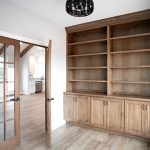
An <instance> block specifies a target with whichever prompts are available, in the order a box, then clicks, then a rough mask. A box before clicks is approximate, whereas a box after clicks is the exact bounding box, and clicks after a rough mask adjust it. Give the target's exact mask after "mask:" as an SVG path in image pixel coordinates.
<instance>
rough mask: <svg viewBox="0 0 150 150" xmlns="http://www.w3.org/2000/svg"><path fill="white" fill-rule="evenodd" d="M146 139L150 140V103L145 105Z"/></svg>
mask: <svg viewBox="0 0 150 150" xmlns="http://www.w3.org/2000/svg"><path fill="white" fill-rule="evenodd" d="M145 137H147V138H150V103H146V104H145Z"/></svg>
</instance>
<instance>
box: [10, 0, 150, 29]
mask: <svg viewBox="0 0 150 150" xmlns="http://www.w3.org/2000/svg"><path fill="white" fill-rule="evenodd" d="M11 1H13V2H15V3H16V4H18V5H19V6H21V7H24V8H26V9H28V10H29V11H32V12H33V13H35V14H37V15H39V16H41V17H44V18H45V19H48V20H49V21H52V22H54V23H56V24H58V25H61V26H63V27H66V26H70V25H75V24H79V23H84V22H89V21H93V20H98V19H104V18H108V17H113V16H118V15H122V14H127V13H132V12H136V11H140V10H145V9H150V0H93V1H94V4H95V10H94V12H93V14H91V15H90V16H88V17H82V18H78V17H72V16H69V15H68V14H67V13H66V11H65V3H66V0H11Z"/></svg>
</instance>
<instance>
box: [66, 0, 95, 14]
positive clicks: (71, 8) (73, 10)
mask: <svg viewBox="0 0 150 150" xmlns="http://www.w3.org/2000/svg"><path fill="white" fill-rule="evenodd" d="M93 10H94V2H93V0H67V2H66V11H67V13H68V14H69V15H71V16H75V17H85V16H88V15H90V14H91V13H92V12H93Z"/></svg>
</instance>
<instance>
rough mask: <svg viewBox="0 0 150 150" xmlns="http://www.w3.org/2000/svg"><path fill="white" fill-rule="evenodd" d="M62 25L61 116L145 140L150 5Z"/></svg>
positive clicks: (148, 131)
mask: <svg viewBox="0 0 150 150" xmlns="http://www.w3.org/2000/svg"><path fill="white" fill-rule="evenodd" d="M66 31H67V45H66V46H67V57H66V59H67V69H66V70H67V89H66V92H65V93H64V119H65V120H66V121H67V122H75V123H76V124H84V125H88V126H91V127H96V128H101V129H105V130H108V132H110V131H113V132H119V134H120V133H122V134H126V135H128V134H130V135H135V136H140V137H142V139H143V138H146V139H148V141H149V139H150V126H149V122H150V115H148V114H149V108H150V10H145V11H141V12H136V13H132V14H128V15H122V16H118V17H113V18H108V19H103V20H97V21H94V22H89V23H84V24H79V25H75V26H71V27H67V28H66ZM143 121H144V124H143Z"/></svg>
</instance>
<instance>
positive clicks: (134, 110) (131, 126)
mask: <svg viewBox="0 0 150 150" xmlns="http://www.w3.org/2000/svg"><path fill="white" fill-rule="evenodd" d="M125 132H126V133H130V134H133V135H139V136H144V111H143V103H142V102H138V101H125Z"/></svg>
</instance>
